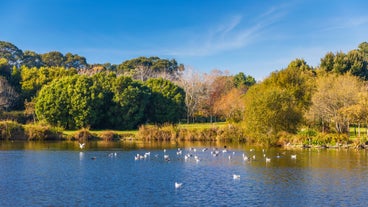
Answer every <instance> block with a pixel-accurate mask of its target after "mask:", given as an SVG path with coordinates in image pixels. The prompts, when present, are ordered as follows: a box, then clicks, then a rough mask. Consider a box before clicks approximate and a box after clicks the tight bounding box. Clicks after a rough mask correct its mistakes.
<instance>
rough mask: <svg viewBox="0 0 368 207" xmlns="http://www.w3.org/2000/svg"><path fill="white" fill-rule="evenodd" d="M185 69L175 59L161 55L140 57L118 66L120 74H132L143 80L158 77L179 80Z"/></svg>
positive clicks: (135, 77)
mask: <svg viewBox="0 0 368 207" xmlns="http://www.w3.org/2000/svg"><path fill="white" fill-rule="evenodd" d="M183 70H184V66H183V65H182V64H180V65H178V63H177V62H176V60H175V59H172V60H167V59H160V58H159V57H149V58H147V57H138V58H134V59H131V60H127V61H124V62H123V63H121V64H120V65H118V67H117V73H118V74H122V75H125V76H131V77H133V78H134V79H137V80H141V81H146V80H147V79H149V78H158V77H163V78H165V79H168V80H178V78H179V77H180V72H182V71H183Z"/></svg>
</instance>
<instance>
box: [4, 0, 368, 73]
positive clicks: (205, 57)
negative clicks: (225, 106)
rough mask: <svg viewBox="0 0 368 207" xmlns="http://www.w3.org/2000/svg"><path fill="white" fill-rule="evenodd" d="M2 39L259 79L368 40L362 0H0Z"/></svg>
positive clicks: (91, 56)
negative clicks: (293, 63)
mask: <svg viewBox="0 0 368 207" xmlns="http://www.w3.org/2000/svg"><path fill="white" fill-rule="evenodd" d="M0 8H1V10H0V25H1V31H0V40H2V41H8V42H11V43H13V44H15V45H16V46H18V47H19V48H20V49H22V50H32V51H35V52H37V53H45V52H49V51H60V52H62V53H67V52H71V53H73V54H79V55H81V56H84V57H86V58H87V61H88V62H89V63H106V62H110V63H114V64H120V63H121V62H123V61H125V60H128V59H131V58H135V57H139V56H158V57H160V58H168V59H171V58H175V59H176V60H177V61H178V62H179V63H183V64H184V65H185V66H186V67H191V68H193V69H194V70H196V71H199V72H209V71H211V70H212V69H219V70H223V71H224V70H228V71H229V72H230V73H231V74H236V73H238V72H244V73H245V74H248V75H251V76H253V77H255V78H256V79H257V80H262V79H263V78H265V77H267V76H268V75H269V74H270V72H272V71H275V70H280V69H282V68H285V67H287V65H288V64H289V63H290V62H291V61H292V60H294V59H296V58H303V59H304V60H306V62H307V63H308V64H309V65H311V66H318V64H319V62H320V58H322V57H323V56H324V55H325V54H326V53H327V52H329V51H332V52H337V51H343V52H347V51H349V50H352V49H356V48H357V47H358V45H359V44H360V43H361V42H364V41H368V12H367V9H368V1H366V0H349V1H346V0H341V1H338V0H289V1H280V0H157V1H153V0H135V1H125V0H120V1H116V0H0Z"/></svg>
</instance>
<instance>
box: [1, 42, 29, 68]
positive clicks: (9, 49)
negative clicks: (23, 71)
mask: <svg viewBox="0 0 368 207" xmlns="http://www.w3.org/2000/svg"><path fill="white" fill-rule="evenodd" d="M0 58H5V59H6V60H7V61H8V64H9V65H11V66H17V67H19V66H20V65H21V64H22V59H23V51H22V50H20V49H19V48H18V47H16V46H15V45H13V44H12V43H9V42H4V41H0Z"/></svg>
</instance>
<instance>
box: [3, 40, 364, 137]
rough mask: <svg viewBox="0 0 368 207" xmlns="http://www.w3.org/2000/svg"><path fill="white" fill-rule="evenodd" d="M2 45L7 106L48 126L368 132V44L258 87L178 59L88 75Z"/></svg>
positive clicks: (92, 69) (256, 133)
mask: <svg viewBox="0 0 368 207" xmlns="http://www.w3.org/2000/svg"><path fill="white" fill-rule="evenodd" d="M0 46H1V47H0V87H1V88H0V107H2V108H3V109H6V110H12V109H16V108H17V107H18V108H22V107H24V106H25V109H26V111H28V112H30V113H34V112H35V114H36V115H37V118H38V119H39V120H46V121H47V122H49V123H51V124H53V125H57V126H62V127H65V128H80V127H86V126H90V127H92V128H114V129H131V128H136V127H137V126H139V125H141V124H144V123H156V124H162V123H167V122H169V123H175V122H178V121H179V120H181V119H183V118H186V121H187V122H214V121H227V122H232V123H234V122H235V123H241V125H242V126H243V127H244V129H245V132H246V135H247V136H249V137H252V138H253V139H258V140H261V141H262V142H263V143H269V144H272V143H275V142H277V140H278V139H279V137H280V136H281V134H283V133H288V134H297V133H299V132H300V131H302V130H304V129H311V130H316V131H320V132H332V133H339V134H344V133H346V132H348V131H349V127H350V126H352V125H356V126H359V127H360V126H368V119H367V118H366V117H367V116H368V110H367V107H368V91H367V88H368V87H367V82H366V81H367V80H368V68H367V67H368V43H366V42H364V43H361V44H360V45H359V46H358V48H357V49H355V50H352V51H349V52H347V53H344V52H341V51H340V52H336V53H332V52H329V53H327V54H326V55H325V56H324V57H323V58H321V63H320V65H319V66H317V67H315V68H313V67H311V66H309V65H308V64H307V63H306V62H305V61H304V60H303V59H295V60H293V61H291V62H290V64H289V65H288V66H287V67H286V68H284V69H282V70H280V71H275V72H273V73H271V74H270V75H269V77H267V78H266V79H264V80H262V81H260V82H258V83H256V81H255V79H254V78H253V77H251V76H249V75H245V74H244V73H238V74H235V75H232V74H229V73H228V72H226V71H219V70H213V71H211V72H210V73H198V72H195V71H193V70H191V68H184V66H183V65H182V64H178V63H177V62H176V61H175V60H174V59H172V60H167V59H160V58H158V57H138V58H135V59H131V60H127V61H124V62H122V63H121V64H120V65H112V64H109V63H106V64H95V65H88V64H87V67H86V68H83V67H78V64H79V63H81V62H82V63H84V62H85V63H86V61H82V60H80V61H74V63H75V64H73V61H72V60H77V59H80V58H79V56H78V55H71V54H69V55H68V54H66V55H62V54H61V55H60V54H58V53H57V52H50V53H47V55H46V54H41V55H38V54H36V53H32V52H29V51H26V52H22V51H20V50H19V49H17V48H16V47H15V46H14V45H12V44H10V43H5V42H1V44H0ZM31 56H32V57H31ZM68 58H69V61H67V60H68ZM82 59H83V58H82ZM36 63H37V64H36ZM69 63H70V64H69Z"/></svg>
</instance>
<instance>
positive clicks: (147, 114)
mask: <svg viewBox="0 0 368 207" xmlns="http://www.w3.org/2000/svg"><path fill="white" fill-rule="evenodd" d="M157 88H161V89H162V90H159V91H158V90H157ZM184 95H185V94H184V91H183V90H182V89H180V88H179V87H177V86H176V85H174V84H173V83H172V82H169V81H166V80H163V79H150V80H148V81H147V82H146V83H142V82H139V81H135V80H133V79H131V78H130V77H125V76H119V77H116V76H115V74H113V73H99V74H96V75H93V76H86V75H74V76H65V77H63V78H61V79H55V80H54V81H52V82H51V83H50V84H48V85H46V86H44V87H43V88H42V89H41V90H40V93H39V95H38V96H37V98H36V103H35V112H36V115H37V117H38V118H39V119H40V120H46V121H47V122H48V123H51V124H52V125H56V126H61V127H64V128H66V129H77V128H82V127H92V128H110V129H133V128H136V127H137V126H139V125H141V124H144V123H147V122H150V123H163V122H173V123H175V122H178V121H179V120H180V118H182V117H183V113H184V112H185V105H184Z"/></svg>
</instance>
